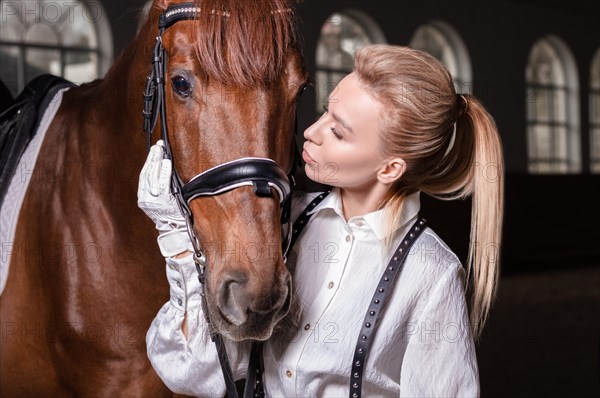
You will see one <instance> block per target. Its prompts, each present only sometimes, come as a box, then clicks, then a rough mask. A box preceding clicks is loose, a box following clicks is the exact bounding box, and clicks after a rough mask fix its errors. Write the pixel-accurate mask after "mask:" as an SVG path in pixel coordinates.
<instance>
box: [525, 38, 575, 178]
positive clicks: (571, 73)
mask: <svg viewBox="0 0 600 398" xmlns="http://www.w3.org/2000/svg"><path fill="white" fill-rule="evenodd" d="M526 82H527V83H526V84H527V98H526V106H527V147H528V149H527V151H528V156H529V161H528V169H529V172H530V173H569V172H577V171H579V170H580V167H581V157H580V154H579V145H580V139H579V112H578V109H579V106H578V95H577V93H578V91H579V90H578V83H577V71H576V68H575V61H574V58H573V56H572V55H571V52H570V51H569V49H568V48H567V46H566V45H565V44H564V43H563V42H562V41H561V40H560V39H558V38H556V37H553V36H549V37H546V38H543V39H540V40H538V41H537V42H536V43H535V44H534V45H533V48H532V49H531V52H530V54H529V61H528V64H527V69H526Z"/></svg>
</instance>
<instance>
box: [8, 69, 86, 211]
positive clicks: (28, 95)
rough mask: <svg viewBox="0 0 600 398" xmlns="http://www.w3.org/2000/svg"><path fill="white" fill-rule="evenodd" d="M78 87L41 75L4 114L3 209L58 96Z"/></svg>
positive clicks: (58, 78)
mask: <svg viewBox="0 0 600 398" xmlns="http://www.w3.org/2000/svg"><path fill="white" fill-rule="evenodd" d="M70 86H75V84H74V83H71V82H70V81H68V80H65V79H63V78H62V77H58V76H53V75H48V74H46V75H41V76H38V77H36V78H35V79H33V80H31V81H30V82H29V83H28V84H27V86H25V88H24V89H23V91H22V92H21V93H20V94H19V96H18V97H17V98H16V99H15V101H14V103H13V104H12V105H11V106H10V107H9V108H8V109H6V110H5V111H4V112H2V114H0V164H1V165H2V168H1V169H0V206H1V205H2V203H3V202H4V197H5V196H6V192H7V191H8V187H9V185H10V181H11V180H12V177H13V175H14V173H15V170H16V169H17V165H18V163H19V159H20V158H21V155H23V152H25V149H26V148H27V145H28V144H29V142H30V141H31V139H32V138H33V137H34V136H35V133H36V131H37V130H38V126H39V124H40V122H41V120H42V117H43V116H44V111H45V110H46V108H47V107H48V104H49V103H50V101H52V98H54V95H55V94H56V93H57V92H58V90H60V89H61V88H64V87H70Z"/></svg>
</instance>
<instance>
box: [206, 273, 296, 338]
mask: <svg viewBox="0 0 600 398" xmlns="http://www.w3.org/2000/svg"><path fill="white" fill-rule="evenodd" d="M255 278H256V276H255ZM281 278H282V279H281V280H279V281H274V282H273V286H272V288H271V289H268V290H264V285H263V283H264V281H254V282H253V281H250V280H249V276H248V273H247V272H245V271H229V272H228V273H227V274H226V275H223V279H222V281H221V283H220V285H219V287H218V291H217V303H216V304H217V308H218V311H219V313H220V315H221V317H222V318H223V321H224V323H225V324H226V325H227V326H230V328H231V329H235V330H237V332H236V333H235V334H236V335H237V336H227V337H229V338H231V339H232V340H246V339H259V340H262V339H266V338H268V337H269V335H270V334H271V332H272V329H273V327H274V326H275V324H276V323H277V322H278V321H279V320H281V319H282V318H283V317H284V316H285V315H286V314H287V312H288V311H289V309H290V305H291V301H292V297H291V296H292V279H291V276H290V274H289V272H285V274H284V275H282V277H281ZM259 288H260V289H263V290H262V291H259V290H257V289H259ZM230 328H226V329H230ZM225 334H226V335H228V334H229V333H225Z"/></svg>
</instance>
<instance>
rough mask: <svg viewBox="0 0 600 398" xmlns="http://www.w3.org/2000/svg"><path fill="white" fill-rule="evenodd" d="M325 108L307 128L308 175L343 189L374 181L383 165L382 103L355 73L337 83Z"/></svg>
mask: <svg viewBox="0 0 600 398" xmlns="http://www.w3.org/2000/svg"><path fill="white" fill-rule="evenodd" d="M326 108H327V109H326V112H325V113H324V114H323V115H322V116H321V118H320V119H319V120H317V121H316V122H315V123H314V124H313V125H312V126H310V127H309V128H307V129H306V131H304V138H306V140H307V141H306V142H305V143H304V151H303V152H302V157H303V158H304V161H305V162H306V165H305V167H304V170H305V172H306V175H307V176H308V178H310V179H311V180H313V181H316V182H319V183H322V184H326V185H331V186H337V187H341V188H351V187H360V186H365V185H366V184H370V183H373V182H374V181H375V180H376V173H377V170H378V169H379V167H380V166H381V165H382V164H383V158H382V157H381V155H380V154H379V150H378V146H379V129H378V126H379V115H380V114H381V112H382V110H383V106H382V105H381V104H380V103H379V102H378V101H376V100H375V99H374V98H373V97H372V96H371V95H370V94H369V93H367V92H366V91H365V90H364V89H363V88H362V87H361V82H360V81H359V79H358V77H357V75H356V73H354V72H353V73H351V74H349V75H347V76H346V77H345V78H344V79H343V80H342V81H341V82H340V83H339V84H338V85H337V87H336V88H335V90H334V91H333V92H332V93H331V95H330V96H329V104H328V105H326ZM307 155H308V156H307Z"/></svg>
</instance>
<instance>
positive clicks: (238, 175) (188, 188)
mask: <svg viewBox="0 0 600 398" xmlns="http://www.w3.org/2000/svg"><path fill="white" fill-rule="evenodd" d="M200 12H201V7H199V6H197V5H196V4H194V3H182V4H176V5H172V6H169V7H168V8H167V9H166V10H165V11H164V12H163V13H162V14H161V15H160V17H159V20H158V29H159V33H158V36H157V37H156V44H155V46H154V51H153V58H152V69H151V71H150V74H149V75H148V78H147V81H146V86H145V88H144V111H143V117H144V132H145V133H146V134H147V139H148V150H149V149H150V145H151V143H152V135H153V132H154V130H155V128H156V124H157V119H158V116H159V115H160V121H161V123H160V125H161V139H162V140H163V141H164V148H165V158H167V159H171V160H172V159H173V153H172V151H171V146H170V144H169V136H168V129H167V118H166V116H167V110H166V101H165V100H166V95H165V90H166V88H165V72H166V63H167V58H166V52H165V49H164V47H163V43H162V35H163V33H164V31H165V30H166V29H167V28H169V27H170V26H172V25H173V24H174V23H176V22H178V21H183V20H192V19H198V18H199V16H200ZM211 13H212V14H214V13H215V10H212V11H211ZM221 13H222V14H223V15H224V16H227V15H229V14H228V13H227V12H221ZM297 130H298V120H297V118H296V121H295V131H294V136H295V135H296V134H297ZM292 141H293V142H292V145H293V147H294V159H293V161H292V167H291V171H290V173H289V174H287V175H286V173H285V172H284V171H283V169H282V168H281V167H280V166H279V165H278V164H277V163H276V162H275V161H273V160H272V159H268V158H258V157H244V158H240V159H237V160H233V161H230V162H226V163H222V164H220V165H217V166H215V167H213V168H211V169H209V170H206V171H204V172H202V173H200V174H198V175H196V176H195V177H193V178H192V179H191V180H190V181H188V182H187V183H183V181H182V180H181V178H180V176H179V173H178V172H177V170H176V168H175V165H173V171H172V177H171V193H172V194H173V195H174V197H175V198H176V199H177V203H178V206H179V208H180V210H181V213H182V214H183V216H184V218H185V220H186V224H187V230H188V234H189V236H190V240H191V241H192V246H193V249H194V253H193V258H194V263H195V264H196V269H197V270H198V278H199V280H200V283H201V284H202V286H203V289H202V290H203V291H202V292H201V295H202V307H203V310H204V315H205V318H206V321H207V322H208V323H210V319H209V316H208V311H207V306H206V298H205V296H204V283H205V279H206V265H207V259H206V255H205V254H204V251H203V250H202V247H201V245H200V240H199V239H198V236H197V234H196V232H195V231H194V229H193V218H192V211H191V209H190V203H191V201H192V200H194V199H196V198H198V197H200V196H214V195H219V194H221V193H224V192H227V191H230V190H232V189H235V188H239V187H242V186H247V185H251V186H252V187H253V189H254V193H255V194H256V195H257V196H259V197H270V196H271V188H273V189H274V190H275V192H276V193H277V195H278V197H279V205H280V211H281V217H280V219H281V224H282V253H283V259H284V262H287V253H288V251H289V249H290V242H291V230H292V228H290V216H291V203H292V202H291V201H292V195H293V188H294V185H295V180H294V174H295V171H296V167H297V166H298V165H299V162H300V155H299V152H298V147H297V145H296V142H295V139H293V140H292ZM290 181H291V182H292V183H291V184H290ZM211 337H212V339H213V341H214V342H215V344H216V345H217V352H218V353H219V360H220V362H221V368H222V369H223V373H224V378H225V384H226V386H227V393H228V395H229V396H230V397H237V392H236V389H235V383H234V382H233V377H232V371H231V366H230V365H229V360H228V358H227V353H226V351H225V347H224V344H223V340H222V336H221V335H220V334H218V333H214V332H211ZM255 351H258V350H256V349H254V347H253V350H252V352H253V356H255V358H254V360H253V358H252V357H251V360H250V367H252V366H253V362H258V359H257V358H256V355H258V354H257V353H255ZM249 374H251V370H250V369H249ZM247 388H248V386H247Z"/></svg>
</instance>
